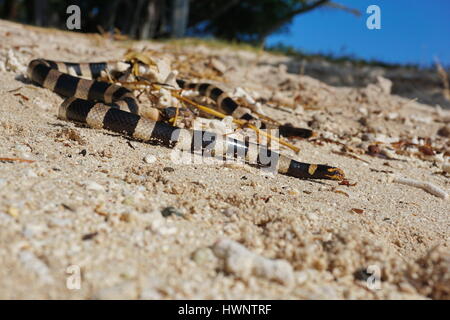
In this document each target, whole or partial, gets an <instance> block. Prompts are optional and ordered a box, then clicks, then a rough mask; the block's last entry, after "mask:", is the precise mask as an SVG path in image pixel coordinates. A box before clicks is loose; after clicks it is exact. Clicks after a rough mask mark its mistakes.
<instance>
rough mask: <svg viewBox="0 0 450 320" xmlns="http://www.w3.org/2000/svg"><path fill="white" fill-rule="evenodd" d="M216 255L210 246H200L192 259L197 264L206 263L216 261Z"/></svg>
mask: <svg viewBox="0 0 450 320" xmlns="http://www.w3.org/2000/svg"><path fill="white" fill-rule="evenodd" d="M214 259H215V256H214V254H213V252H212V250H211V249H210V248H200V249H197V250H195V251H194V253H193V254H192V260H193V261H195V262H196V263H197V264H202V265H203V264H206V263H208V262H211V261H214Z"/></svg>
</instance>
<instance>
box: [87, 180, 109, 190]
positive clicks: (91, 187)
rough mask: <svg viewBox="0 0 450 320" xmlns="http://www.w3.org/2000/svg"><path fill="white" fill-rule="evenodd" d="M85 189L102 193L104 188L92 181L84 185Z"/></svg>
mask: <svg viewBox="0 0 450 320" xmlns="http://www.w3.org/2000/svg"><path fill="white" fill-rule="evenodd" d="M85 186H86V189H87V190H91V191H104V190H105V188H103V186H101V185H99V184H98V183H97V182H94V181H88V182H86V183H85Z"/></svg>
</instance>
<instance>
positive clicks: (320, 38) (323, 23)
mask: <svg viewBox="0 0 450 320" xmlns="http://www.w3.org/2000/svg"><path fill="white" fill-rule="evenodd" d="M335 2H338V3H341V4H344V5H346V6H348V7H352V8H357V9H359V10H360V11H361V12H362V13H363V14H362V15H361V16H360V17H356V16H354V15H352V14H350V13H347V12H343V11H340V10H335V9H326V8H324V9H322V8H320V9H316V10H314V11H312V12H309V13H306V14H303V15H299V16H297V17H296V18H295V19H294V20H293V23H292V24H291V25H290V26H289V31H288V32H287V33H281V34H275V35H272V36H271V37H269V38H268V39H267V44H268V45H269V46H270V45H273V44H276V43H278V42H281V43H284V44H286V45H291V46H293V47H295V48H299V49H301V50H303V51H305V52H308V53H333V54H336V55H348V54H353V55H355V56H356V57H360V58H366V59H376V60H381V61H384V62H390V63H415V64H420V65H423V66H425V65H429V64H430V63H433V61H434V59H435V57H437V58H438V59H439V60H440V62H441V63H442V64H444V65H446V66H450V0H335ZM372 4H376V5H378V6H379V7H380V8H381V30H369V29H368V28H367V27H366V20H367V18H368V16H369V14H367V13H366V9H367V7H368V6H369V5H372Z"/></svg>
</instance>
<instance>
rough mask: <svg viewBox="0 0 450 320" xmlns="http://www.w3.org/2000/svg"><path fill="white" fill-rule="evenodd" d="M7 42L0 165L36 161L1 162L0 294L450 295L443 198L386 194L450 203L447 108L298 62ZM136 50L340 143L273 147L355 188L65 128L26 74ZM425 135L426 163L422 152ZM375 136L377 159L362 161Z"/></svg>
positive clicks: (24, 38) (57, 41) (188, 50)
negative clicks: (314, 74)
mask: <svg viewBox="0 0 450 320" xmlns="http://www.w3.org/2000/svg"><path fill="white" fill-rule="evenodd" d="M0 38H1V39H2V40H1V44H0V93H1V97H2V99H1V102H0V157H1V158H20V159H28V160H32V161H33V162H19V161H1V162H0V288H1V289H0V298H2V299H12V298H14V299H110V298H119V299H430V298H431V299H448V298H449V297H450V272H449V268H450V254H449V231H450V227H449V223H450V219H449V213H450V203H449V200H448V198H447V199H442V198H440V197H438V196H436V195H433V194H431V193H429V192H427V191H426V190H423V189H420V188H415V187H413V186H408V185H402V184H399V183H395V182H394V181H396V180H395V179H396V178H412V179H417V180H420V181H424V182H428V183H431V184H433V185H434V186H436V187H438V188H440V189H442V191H443V192H444V193H447V194H448V193H449V192H450V180H449V174H448V173H445V172H443V169H442V168H445V166H444V167H443V165H444V164H445V161H448V155H449V138H448V136H447V137H445V136H442V135H439V134H438V133H437V132H438V131H439V130H440V129H441V128H443V127H445V126H446V125H449V122H448V121H449V118H450V117H449V113H448V111H446V110H441V109H439V108H436V106H429V105H424V104H420V103H418V102H416V101H411V100H410V99H406V98H402V97H399V96H395V95H391V94H390V88H389V86H390V85H389V81H386V80H384V79H382V78H380V79H379V81H378V82H377V83H372V84H369V85H368V86H366V87H363V88H352V87H332V86H329V85H326V84H325V83H323V82H321V81H319V80H317V79H313V78H311V77H308V76H305V75H299V74H295V73H288V68H287V67H286V65H287V64H289V62H290V58H288V57H284V56H280V55H276V56H275V55H271V54H268V53H261V52H260V53H258V52H253V51H245V50H239V49H236V48H213V47H208V46H200V45H196V46H193V45H191V46H189V45H183V46H181V45H176V44H170V43H158V42H125V43H124V42H115V41H112V40H106V39H100V38H99V37H95V36H93V35H81V34H76V33H68V32H62V31H56V30H45V29H38V28H33V27H27V26H23V25H19V24H14V23H10V22H5V21H0ZM129 47H133V48H134V49H135V50H140V49H142V48H144V47H145V48H147V49H152V50H154V51H155V56H159V57H168V58H169V59H170V61H172V68H173V69H174V70H178V71H180V73H181V74H180V76H182V77H184V78H187V79H190V80H207V81H209V82H214V83H217V84H221V86H222V87H223V88H225V89H228V90H230V92H233V89H235V88H237V87H240V88H242V89H243V90H245V91H246V92H248V93H249V94H250V95H251V96H252V97H253V98H254V99H256V100H257V101H260V102H261V109H262V111H263V112H264V113H265V114H267V115H268V116H271V117H272V118H274V119H276V120H278V121H280V122H291V123H294V124H296V125H298V126H306V125H308V124H309V125H310V126H311V127H312V128H314V129H315V130H316V131H317V132H318V133H319V135H320V136H321V137H322V138H327V139H328V140H327V141H331V140H332V141H336V142H339V143H342V145H340V144H338V143H333V142H326V141H324V140H325V139H322V142H320V143H319V142H316V143H314V142H313V141H307V140H293V141H292V143H293V144H294V145H295V146H297V147H299V148H300V149H301V151H300V152H299V153H298V154H295V153H294V152H293V151H290V150H284V149H283V152H284V153H286V154H288V155H290V156H292V157H294V158H295V159H297V160H302V161H305V162H314V163H324V164H329V165H334V166H338V167H340V168H342V169H343V170H344V171H345V173H346V176H347V178H348V180H349V182H350V184H355V183H356V185H350V186H346V185H339V183H338V182H336V181H308V180H299V179H296V178H292V177H287V176H283V175H267V174H265V173H264V172H262V171H261V170H259V169H257V168H252V167H248V166H246V165H241V164H233V163H223V162H220V161H213V162H212V163H204V161H202V159H201V158H199V157H193V158H192V161H191V162H188V163H182V164H177V163H174V162H173V161H172V159H173V157H172V156H173V153H172V151H171V150H170V149H167V148H164V147H159V146H151V145H148V144H144V143H140V142H136V141H131V140H129V139H126V138H124V137H122V136H120V135H117V134H112V133H110V132H107V131H102V130H93V129H89V128H86V127H83V126H80V125H77V124H74V123H70V122H65V121H62V120H59V119H58V118H57V109H58V106H59V105H60V103H61V102H62V101H63V99H62V98H61V97H59V96H58V95H56V94H54V93H52V92H51V91H49V90H47V89H43V88H40V87H38V86H35V85H33V84H31V83H30V82H29V81H28V80H27V79H26V78H25V77H24V72H25V70H26V65H27V63H28V62H29V61H30V60H31V59H34V58H39V57H42V58H48V59H56V60H67V61H74V62H82V61H99V60H103V59H106V60H114V59H120V58H121V57H122V56H123V54H124V53H125V52H126V50H127V48H129ZM212 60H214V62H211V61H212ZM216 60H217V61H220V62H219V63H218V62H217V61H216ZM214 65H215V66H214ZM222 68H225V70H221V71H225V72H224V73H222V72H221V71H220V70H219V69H222ZM280 106H283V108H282V109H280V108H279V107H280ZM440 132H441V133H442V132H443V131H442V130H441V131H440ZM444 133H445V132H444ZM443 135H445V134H443ZM422 138H425V139H422ZM426 138H429V141H428V142H430V143H431V144H432V146H433V148H434V152H432V153H435V154H430V155H427V154H425V153H426V152H425V153H424V151H423V149H422V151H420V150H419V148H418V147H417V145H420V144H424V143H425V142H426ZM404 139H410V141H415V143H416V145H412V146H411V148H410V149H408V150H409V151H408V152H396V151H397V150H396V149H395V148H392V147H391V145H390V143H391V142H395V141H398V140H404ZM376 141H378V142H383V143H382V144H380V150H376V151H380V152H381V153H383V155H384V156H383V157H384V158H383V157H381V156H380V157H376V156H371V155H368V154H367V153H365V151H367V149H368V146H369V145H370V144H374V143H375V142H376ZM425 151H426V150H425ZM400 153H401V154H400ZM153 160H154V161H153ZM168 207H172V208H171V209H167V208H168Z"/></svg>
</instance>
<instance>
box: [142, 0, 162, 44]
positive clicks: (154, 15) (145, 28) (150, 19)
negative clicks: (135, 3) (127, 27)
mask: <svg viewBox="0 0 450 320" xmlns="http://www.w3.org/2000/svg"><path fill="white" fill-rule="evenodd" d="M158 2H159V1H158V0H150V1H149V2H148V4H147V12H146V15H145V20H144V23H143V24H142V28H141V32H140V34H139V39H141V40H142V39H149V38H153V37H154V36H155V33H156V26H157V19H158V17H159V6H158Z"/></svg>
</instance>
